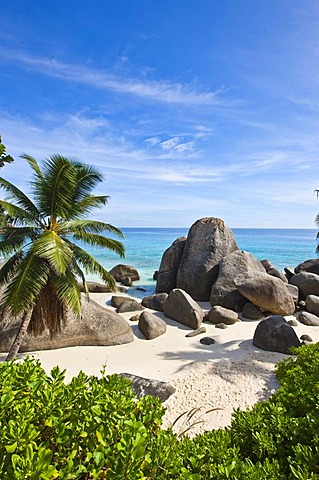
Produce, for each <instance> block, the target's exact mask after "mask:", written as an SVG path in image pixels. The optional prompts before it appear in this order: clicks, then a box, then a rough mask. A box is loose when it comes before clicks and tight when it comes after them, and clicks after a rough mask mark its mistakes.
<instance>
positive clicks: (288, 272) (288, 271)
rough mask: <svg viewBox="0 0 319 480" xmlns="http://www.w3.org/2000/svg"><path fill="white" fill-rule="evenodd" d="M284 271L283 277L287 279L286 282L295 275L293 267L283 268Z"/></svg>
mask: <svg viewBox="0 0 319 480" xmlns="http://www.w3.org/2000/svg"><path fill="white" fill-rule="evenodd" d="M284 271H285V275H286V277H287V280H288V282H289V281H290V279H291V277H293V276H294V275H295V274H296V272H295V269H294V268H293V267H285V268H284Z"/></svg>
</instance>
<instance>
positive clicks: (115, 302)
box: [111, 295, 133, 308]
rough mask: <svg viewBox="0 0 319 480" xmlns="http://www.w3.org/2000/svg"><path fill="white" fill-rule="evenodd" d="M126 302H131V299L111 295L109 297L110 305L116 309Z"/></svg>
mask: <svg viewBox="0 0 319 480" xmlns="http://www.w3.org/2000/svg"><path fill="white" fill-rule="evenodd" d="M127 300H133V298H131V297H124V296H123V295H113V296H112V297H111V305H112V307H114V308H118V307H119V306H120V305H121V303H123V302H127Z"/></svg>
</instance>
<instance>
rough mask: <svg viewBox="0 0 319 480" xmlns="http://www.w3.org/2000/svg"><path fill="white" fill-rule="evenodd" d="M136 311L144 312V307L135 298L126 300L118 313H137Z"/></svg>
mask: <svg viewBox="0 0 319 480" xmlns="http://www.w3.org/2000/svg"><path fill="white" fill-rule="evenodd" d="M136 310H144V307H143V306H142V305H141V304H140V303H139V302H137V301H136V300H134V298H127V299H125V300H124V301H123V302H121V303H120V305H119V306H118V307H117V309H116V311H117V313H125V312H135V311H136Z"/></svg>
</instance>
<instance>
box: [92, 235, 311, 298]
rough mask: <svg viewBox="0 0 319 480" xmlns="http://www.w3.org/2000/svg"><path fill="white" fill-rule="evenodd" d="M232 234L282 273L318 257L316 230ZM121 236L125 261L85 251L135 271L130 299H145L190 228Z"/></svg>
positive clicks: (241, 245)
mask: <svg viewBox="0 0 319 480" xmlns="http://www.w3.org/2000/svg"><path fill="white" fill-rule="evenodd" d="M232 231H233V233H234V236H235V239H236V242H237V244H238V247H239V249H240V250H246V251H248V252H250V253H252V254H253V255H254V256H255V257H257V258H258V259H259V260H263V259H267V260H270V261H271V263H272V264H273V265H274V266H275V267H277V268H278V269H279V270H283V269H284V267H286V266H290V267H295V266H296V265H298V264H299V263H300V262H303V261H304V260H308V259H309V258H316V257H317V256H318V255H317V254H316V252H315V250H316V246H317V243H316V235H317V230H315V229H259V228H258V229H254V228H233V229H232ZM122 232H123V233H124V235H125V238H124V240H123V243H124V245H125V249H126V255H125V258H120V257H118V256H117V255H115V254H114V253H113V252H109V251H108V250H105V249H103V250H101V249H98V248H97V249H93V248H90V247H86V250H87V251H88V252H89V253H90V254H91V255H93V256H94V257H95V258H96V259H97V260H98V261H99V262H100V263H101V264H102V265H103V266H104V267H105V268H106V269H107V270H110V269H111V268H112V267H114V266H115V265H117V264H118V263H124V264H127V265H131V266H133V267H134V268H136V269H137V270H138V272H139V274H140V277H141V279H140V281H139V282H135V283H134V287H133V288H132V289H129V293H130V294H131V295H134V296H142V297H143V296H145V295H146V294H150V293H153V292H154V288H155V282H154V281H153V274H154V272H155V270H158V268H159V265H160V261H161V258H162V255H163V253H164V251H165V250H166V249H167V248H168V247H169V246H170V245H171V244H172V242H173V241H174V240H176V238H178V237H182V236H186V235H187V232H188V228H122ZM91 279H92V278H91ZM135 287H142V288H144V289H145V290H146V292H147V293H145V292H140V293H139V291H135Z"/></svg>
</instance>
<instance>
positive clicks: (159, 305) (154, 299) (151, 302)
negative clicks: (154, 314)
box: [142, 293, 168, 312]
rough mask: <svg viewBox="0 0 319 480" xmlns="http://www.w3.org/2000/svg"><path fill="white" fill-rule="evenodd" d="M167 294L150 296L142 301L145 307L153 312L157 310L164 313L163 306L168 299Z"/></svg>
mask: <svg viewBox="0 0 319 480" xmlns="http://www.w3.org/2000/svg"><path fill="white" fill-rule="evenodd" d="M167 297H168V294H167V293H157V294H156V295H148V296H147V297H144V298H143V300H142V305H143V307H146V308H150V309H152V310H157V311H158V312H162V311H163V305H164V302H165V300H166V299H167Z"/></svg>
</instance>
